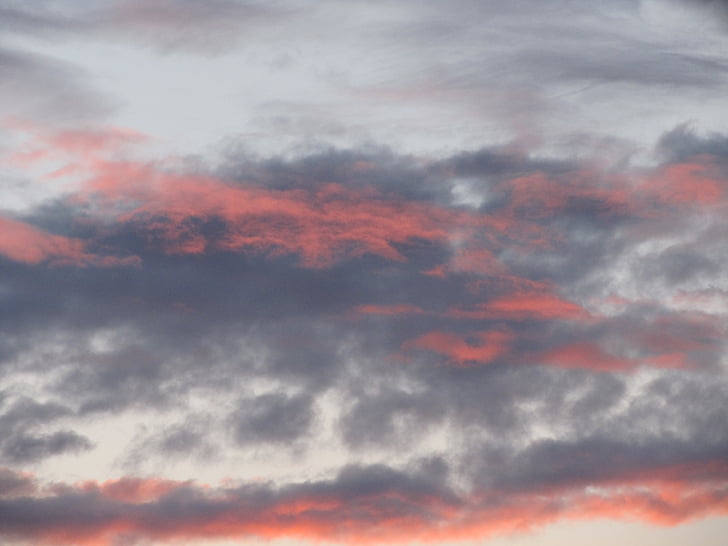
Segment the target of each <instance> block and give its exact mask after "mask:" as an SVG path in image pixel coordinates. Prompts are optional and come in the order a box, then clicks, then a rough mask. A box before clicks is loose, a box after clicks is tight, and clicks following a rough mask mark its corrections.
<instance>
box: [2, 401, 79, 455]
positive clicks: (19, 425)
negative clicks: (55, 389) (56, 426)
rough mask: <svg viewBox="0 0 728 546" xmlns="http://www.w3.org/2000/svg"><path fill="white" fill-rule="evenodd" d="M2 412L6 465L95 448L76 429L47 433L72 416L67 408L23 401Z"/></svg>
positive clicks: (3, 409)
mask: <svg viewBox="0 0 728 546" xmlns="http://www.w3.org/2000/svg"><path fill="white" fill-rule="evenodd" d="M6 405H7V403H6ZM0 408H2V407H1V406H0ZM0 411H1V412H2V413H0V457H2V460H3V461H4V462H6V463H9V464H18V463H21V464H22V463H31V462H35V461H39V460H42V459H45V458H47V457H51V456H53V455H59V454H62V453H68V452H79V451H85V450H88V449H91V447H92V443H91V441H90V440H89V439H88V438H86V437H84V436H82V435H80V434H78V433H76V432H74V431H72V430H57V431H54V432H44V431H43V428H44V426H47V425H49V424H52V423H53V422H54V421H58V420H60V419H63V418H64V417H68V416H70V415H72V413H73V412H72V410H71V409H69V408H68V407H66V406H63V405H60V404H57V403H45V404H42V403H38V402H35V401H33V400H31V399H28V398H21V399H19V400H16V401H15V402H14V403H12V404H10V405H9V407H7V408H2V409H0Z"/></svg>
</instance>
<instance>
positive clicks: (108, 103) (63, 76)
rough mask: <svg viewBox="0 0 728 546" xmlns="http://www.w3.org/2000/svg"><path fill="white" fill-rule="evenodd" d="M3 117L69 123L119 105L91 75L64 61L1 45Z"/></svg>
mask: <svg viewBox="0 0 728 546" xmlns="http://www.w3.org/2000/svg"><path fill="white" fill-rule="evenodd" d="M0 79H2V81H3V82H4V83H3V85H2V87H0V108H1V109H2V110H1V111H2V113H3V116H6V117H7V116H17V117H23V118H30V119H35V118H41V119H43V120H44V121H46V122H51V123H52V122H56V123H68V122H71V121H78V120H79V119H94V118H98V117H100V116H105V115H107V114H108V113H110V112H111V111H112V110H113V109H114V108H115V107H116V104H115V103H114V101H112V100H110V99H109V98H107V97H106V96H104V95H103V94H101V93H100V92H99V91H97V90H95V89H94V86H93V84H92V82H91V80H90V79H89V76H88V75H87V74H85V73H84V72H83V71H82V70H80V69H78V68H77V67H75V66H73V65H71V64H69V63H66V62H64V61H62V60H59V59H55V58H53V57H48V56H45V55H40V54H37V53H30V52H28V51H23V50H21V49H13V48H9V47H3V46H2V45H0Z"/></svg>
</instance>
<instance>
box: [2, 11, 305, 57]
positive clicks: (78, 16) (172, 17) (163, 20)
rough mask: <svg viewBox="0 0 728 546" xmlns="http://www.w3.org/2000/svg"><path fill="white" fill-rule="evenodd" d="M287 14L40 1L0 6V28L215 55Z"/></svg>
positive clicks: (44, 36)
mask: <svg viewBox="0 0 728 546" xmlns="http://www.w3.org/2000/svg"><path fill="white" fill-rule="evenodd" d="M291 11H292V10H291V9H290V8H286V7H285V6H283V5H280V4H279V3H276V2H257V1H254V0H240V1H237V0H213V1H210V2H204V3H201V2H195V1H194V0H183V1H180V2H173V1H171V0H151V1H140V0H105V1H103V2H97V3H94V4H93V5H83V6H81V5H79V4H77V3H73V2H67V1H60V2H38V3H34V4H32V5H28V4H22V3H18V4H17V5H15V6H4V7H3V8H2V11H0V15H2V17H1V18H0V20H1V21H2V22H0V25H2V28H4V29H5V30H6V31H7V32H11V33H21V34H23V35H26V36H30V37H34V38H50V39H57V38H60V37H63V38H66V39H68V38H77V37H78V36H79V35H83V36H85V37H92V38H98V39H102V40H115V39H122V40H125V41H129V42H132V43H134V42H137V43H141V44H145V45H151V46H153V47H155V48H156V49H158V50H159V51H162V52H175V51H186V52H193V53H203V54H217V53H222V52H224V51H226V50H228V49H229V48H230V46H231V45H233V44H235V43H237V42H239V41H240V40H241V39H242V38H243V36H250V35H251V34H252V33H255V31H256V28H257V27H258V26H259V25H261V24H262V23H267V24H268V25H274V24H275V21H276V18H277V17H285V16H286V15H288V14H289V13H290V12H291Z"/></svg>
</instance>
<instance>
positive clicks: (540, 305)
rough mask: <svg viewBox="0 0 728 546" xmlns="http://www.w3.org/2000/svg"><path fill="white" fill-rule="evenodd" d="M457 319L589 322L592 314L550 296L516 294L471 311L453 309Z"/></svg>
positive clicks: (546, 294)
mask: <svg viewBox="0 0 728 546" xmlns="http://www.w3.org/2000/svg"><path fill="white" fill-rule="evenodd" d="M448 314H449V315H450V316H451V317H454V318H467V319H512V320H524V319H528V320H549V319H562V320H586V319H588V318H590V314H589V312H588V311H587V310H586V309H584V308H583V307H581V306H579V305H577V304H575V303H573V302H570V301H568V300H565V299H563V298H561V297H560V296H557V295H556V294H549V293H513V294H506V295H503V296H500V297H496V298H494V299H492V300H490V301H488V302H485V303H479V304H476V305H472V306H469V307H453V308H452V309H450V311H449V312H448Z"/></svg>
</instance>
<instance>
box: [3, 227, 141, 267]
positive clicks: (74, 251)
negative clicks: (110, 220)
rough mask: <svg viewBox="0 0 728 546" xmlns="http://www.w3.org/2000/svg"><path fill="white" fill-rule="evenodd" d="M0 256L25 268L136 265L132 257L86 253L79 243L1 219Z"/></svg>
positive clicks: (83, 246) (81, 243)
mask: <svg viewBox="0 0 728 546" xmlns="http://www.w3.org/2000/svg"><path fill="white" fill-rule="evenodd" d="M0 254H2V255H4V256H5V257H7V258H10V259H11V260H14V261H16V262H22V263H26V264H39V263H50V264H53V265H69V264H73V265H100V266H118V265H134V264H136V263H138V259H137V258H135V257H127V258H116V257H113V256H98V255H94V254H92V253H89V252H87V250H86V243H85V242H84V241H82V240H80V239H74V238H71V237H63V236H61V235H54V234H51V233H47V232H45V231H42V230H40V229H38V228H36V227H33V226H31V225H29V224H26V223H24V222H19V221H17V220H11V219H9V218H3V217H1V216H0Z"/></svg>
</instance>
